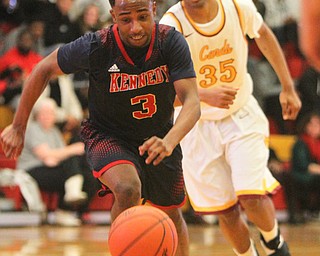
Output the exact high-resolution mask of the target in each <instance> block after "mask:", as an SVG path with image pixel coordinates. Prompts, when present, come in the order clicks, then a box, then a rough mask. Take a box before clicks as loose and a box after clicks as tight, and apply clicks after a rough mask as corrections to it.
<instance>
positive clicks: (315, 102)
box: [297, 66, 320, 120]
mask: <svg viewBox="0 0 320 256" xmlns="http://www.w3.org/2000/svg"><path fill="white" fill-rule="evenodd" d="M297 90H298V92H299V94H300V98H301V102H302V108H301V110H300V113H299V116H298V120H299V119H300V118H302V117H303V116H305V115H306V114H307V113H309V112H312V111H317V112H320V74H319V73H318V72H317V71H316V70H315V69H314V68H313V67H311V66H310V67H308V68H307V69H306V70H305V71H304V73H303V74H302V76H301V77H300V79H299V80H298V81H297Z"/></svg>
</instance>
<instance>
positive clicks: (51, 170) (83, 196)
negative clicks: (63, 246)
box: [17, 98, 89, 226]
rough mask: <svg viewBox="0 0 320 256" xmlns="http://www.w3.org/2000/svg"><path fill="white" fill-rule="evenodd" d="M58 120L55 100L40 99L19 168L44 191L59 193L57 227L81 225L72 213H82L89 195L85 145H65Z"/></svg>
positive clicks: (80, 143)
mask: <svg viewBox="0 0 320 256" xmlns="http://www.w3.org/2000/svg"><path fill="white" fill-rule="evenodd" d="M55 121H56V104H55V101H54V100H52V99H50V98H44V99H42V100H39V101H38V102H37V103H36V105H35V107H34V120H30V122H29V123H28V127H27V130H26V136H25V138H26V139H25V146H24V149H23V151H22V153H21V156H20V157H19V158H18V161H17V168H19V169H23V170H26V171H27V172H28V173H29V174H30V175H31V176H32V177H33V178H34V179H35V180H36V181H37V183H38V185H39V188H40V189H41V190H43V191H48V192H57V193H58V194H59V202H58V208H59V209H58V210H57V212H56V223H57V224H60V225H66V226H79V225H80V224H81V219H80V218H78V217H76V216H74V214H73V213H72V212H71V210H79V209H80V208H81V205H82V204H83V203H85V202H86V201H87V200H88V195H87V193H86V192H84V191H82V189H83V183H84V178H83V175H82V169H83V166H81V165H82V164H83V163H82V162H81V161H79V157H80V156H83V155H84V145H83V143H82V142H77V143H73V144H70V145H65V143H64V140H63V138H62V134H61V132H60V131H59V129H58V128H57V127H56V126H55ZM80 159H81V158H80ZM87 172H89V171H87Z"/></svg>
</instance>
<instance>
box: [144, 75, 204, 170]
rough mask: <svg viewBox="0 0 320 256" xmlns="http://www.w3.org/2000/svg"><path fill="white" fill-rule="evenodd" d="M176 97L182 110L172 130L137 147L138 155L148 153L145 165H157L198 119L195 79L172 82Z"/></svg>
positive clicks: (197, 97) (198, 101)
mask: <svg viewBox="0 0 320 256" xmlns="http://www.w3.org/2000/svg"><path fill="white" fill-rule="evenodd" d="M174 86H175V89H176V93H177V97H178V98H179V100H180V102H181V103H182V109H181V112H180V114H179V116H178V117H177V119H176V122H175V124H174V126H173V127H172V129H171V130H170V131H169V132H168V133H167V135H166V136H165V137H164V138H163V139H160V138H157V137H155V136H154V137H152V138H150V139H148V140H147V141H145V143H143V145H141V146H140V147H139V152H140V155H143V154H144V153H145V152H148V157H147V159H146V163H147V164H150V163H153V164H154V165H157V164H159V163H160V162H161V161H162V160H163V159H164V158H165V157H166V156H169V155H171V153H172V151H173V149H174V148H175V147H176V146H177V145H178V144H179V142H180V141H181V140H182V138H183V137H184V136H185V135H186V134H187V133H188V132H189V131H190V130H191V129H192V127H193V126H194V125H195V123H196V122H197V121H198V119H199V118H200V100H199V96H198V92H197V85H196V79H195V78H189V79H181V80H178V81H176V82H174Z"/></svg>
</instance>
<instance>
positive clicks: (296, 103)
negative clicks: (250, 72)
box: [255, 23, 301, 120]
mask: <svg viewBox="0 0 320 256" xmlns="http://www.w3.org/2000/svg"><path fill="white" fill-rule="evenodd" d="M259 34H260V37H259V38H255V41H256V42H257V45H258V47H259V49H260V50H261V52H262V53H263V55H264V56H265V57H266V58H267V60H268V61H269V63H270V64H271V66H272V67H273V69H274V70H275V72H276V74H277V76H278V78H279V80H280V83H281V85H282V92H281V94H280V104H281V107H282V116H283V118H284V119H285V120H288V119H289V120H294V119H296V117H297V115H298V113H299V111H300V108H301V101H300V99H299V97H298V94H297V93H296V91H295V88H294V82H293V79H292V77H291V75H290V72H289V69H288V66H287V62H286V59H285V57H284V54H283V52H282V49H281V47H280V45H279V42H278V41H277V39H276V37H275V35H274V34H273V32H272V31H271V29H270V28H269V27H268V26H267V25H266V24H265V23H263V24H262V26H261V28H260V30H259Z"/></svg>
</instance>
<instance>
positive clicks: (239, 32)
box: [160, 0, 263, 120]
mask: <svg viewBox="0 0 320 256" xmlns="http://www.w3.org/2000/svg"><path fill="white" fill-rule="evenodd" d="M218 3H219V12H218V15H217V16H216V18H215V19H214V20H212V21H211V22H209V23H207V24H197V23H195V22H194V21H193V20H192V19H191V18H190V17H189V16H188V14H187V13H186V12H185V10H184V5H183V1H182V2H181V1H180V2H179V3H177V4H175V5H174V6H172V7H171V8H170V9H169V10H168V11H167V13H166V14H165V15H164V16H163V18H162V19H161V20H160V23H163V24H167V25H171V26H174V27H175V28H176V29H177V30H178V31H180V32H181V33H182V34H183V35H184V36H185V38H186V40H187V41H188V43H189V46H190V50H191V53H192V54H193V55H192V59H193V63H194V68H195V71H196V73H197V82H198V86H200V87H202V88H210V87H212V86H220V85H223V84H226V85H231V86H233V87H234V88H237V89H238V93H237V95H236V99H235V101H234V103H233V105H231V106H230V108H229V109H222V108H217V107H212V106H208V105H207V104H205V103H202V109H201V112H202V114H201V119H205V120H220V119H223V118H225V117H227V116H229V115H230V114H232V113H234V112H235V111H237V110H239V109H240V108H241V107H243V106H244V105H245V104H246V103H247V101H248V99H249V96H250V95H251V94H252V91H253V84H252V79H251V77H250V75H249V74H248V72H247V59H248V46H247V43H248V42H247V40H246V36H249V37H250V38H254V37H259V34H258V31H259V29H260V27H261V25H262V23H263V19H262V17H261V15H260V14H259V13H258V12H257V10H256V7H255V5H254V4H253V3H252V1H247V0H218ZM217 42H218V43H217ZM195 53H196V54H195Z"/></svg>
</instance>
